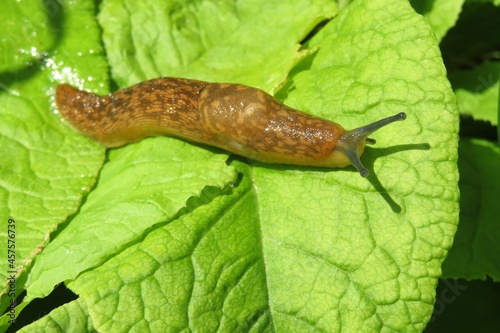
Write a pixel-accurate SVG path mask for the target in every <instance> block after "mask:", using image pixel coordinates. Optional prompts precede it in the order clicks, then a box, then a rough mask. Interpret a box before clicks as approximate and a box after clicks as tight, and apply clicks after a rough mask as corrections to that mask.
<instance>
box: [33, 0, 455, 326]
mask: <svg viewBox="0 0 500 333" xmlns="http://www.w3.org/2000/svg"><path fill="white" fill-rule="evenodd" d="M170 3H173V2H150V3H149V6H150V7H134V6H146V5H139V4H135V3H132V2H130V3H128V2H127V3H124V2H120V1H105V2H103V3H102V11H101V12H100V14H99V20H100V22H102V25H103V29H104V30H103V35H104V38H105V40H106V41H107V42H106V47H107V50H106V54H107V55H108V56H109V61H110V63H111V64H112V72H113V74H114V76H115V78H117V81H118V83H119V84H120V85H128V84H131V83H133V82H136V81H137V80H142V79H147V78H151V77H153V76H159V75H167V74H168V75H183V76H186V77H196V78H207V79H210V80H214V81H215V80H224V81H236V82H245V83H249V84H252V85H254V86H259V87H263V88H265V89H267V90H268V91H272V90H273V89H276V88H278V85H279V83H280V82H281V81H282V80H283V78H285V77H286V76H287V74H288V72H289V71H290V67H291V66H292V64H294V63H296V62H297V61H298V60H300V59H302V60H303V61H302V62H301V64H300V66H298V68H300V70H296V71H294V72H293V73H294V75H293V77H292V78H291V80H290V81H289V82H288V83H287V85H286V86H285V87H284V88H283V89H282V90H281V91H280V94H281V96H284V97H286V99H285V102H286V103H287V104H289V105H291V106H295V107H297V108H300V109H302V110H304V111H306V112H310V113H314V114H317V115H320V116H322V117H325V118H328V119H332V120H336V121H338V122H339V123H341V124H343V125H345V126H346V127H348V128H353V127H357V126H361V125H364V124H366V123H369V122H372V121H375V120H377V119H380V118H382V117H385V116H388V115H391V114H394V113H397V112H401V111H405V112H406V113H407V114H408V119H407V120H406V121H405V122H402V123H397V124H393V125H391V126H390V127H387V128H384V129H383V130H381V131H380V132H379V133H376V134H374V135H373V137H374V138H376V139H377V141H378V143H377V146H376V148H372V149H370V148H368V149H367V151H366V152H365V155H364V156H363V162H364V163H365V164H366V165H367V166H369V169H370V170H371V171H372V174H371V176H370V177H369V178H368V179H364V178H361V177H359V175H358V174H357V173H356V172H355V170H354V169H353V168H346V169H341V170H328V169H317V168H303V167H293V166H276V165H263V164H259V163H252V162H250V161H246V160H242V159H240V158H238V157H235V158H233V159H231V163H230V165H229V166H228V165H226V160H227V155H226V154H222V153H221V152H220V151H219V150H212V149H207V147H198V146H195V145H192V144H189V143H185V142H181V141H179V140H176V139H172V138H152V139H147V140H144V141H142V142H140V143H137V144H133V145H129V146H126V147H124V148H120V149H114V150H110V151H109V152H108V159H107V161H106V163H105V165H104V167H103V169H102V171H101V173H100V175H99V180H98V183H97V185H96V186H95V189H94V190H93V191H92V192H91V193H90V194H89V195H88V196H86V197H85V200H84V203H83V204H82V206H81V207H80V209H79V211H78V212H76V213H75V214H74V215H73V216H71V217H70V218H69V219H68V221H67V224H66V225H64V226H62V227H61V229H60V230H58V233H57V234H54V235H53V237H52V239H51V241H50V243H49V244H48V245H47V246H46V248H45V249H44V251H43V252H42V253H41V254H40V255H38V256H37V259H36V263H35V265H34V267H33V268H32V270H31V271H30V275H29V280H28V282H27V284H26V286H27V291H28V299H27V301H26V302H28V301H29V300H30V299H32V298H33V297H37V296H39V297H42V296H45V295H47V294H48V293H49V292H50V290H51V289H52V288H53V286H54V284H56V283H58V282H64V283H66V284H67V286H68V287H69V288H70V289H72V290H73V291H75V292H76V293H78V295H79V297H80V298H79V300H78V301H77V302H78V303H76V302H73V303H71V304H67V305H64V306H63V307H62V308H59V309H56V310H54V311H53V312H52V313H51V314H50V315H49V317H48V318H47V317H45V318H41V320H40V322H41V323H49V322H53V321H56V322H59V320H60V321H61V323H62V324H61V327H64V328H66V327H84V326H85V325H88V326H87V328H88V329H91V327H95V329H96V330H97V331H102V332H106V331H144V330H151V331H182V330H185V331H207V332H211V331H214V330H218V331H222V332H234V331H245V332H246V331H255V332H257V331H259V332H260V331H278V332H290V331H293V332H301V331H310V330H322V331H340V330H343V331H354V332H357V331H360V332H363V331H404V330H406V331H421V330H422V329H423V328H424V327H425V324H426V322H427V321H428V320H429V318H430V316H431V312H432V307H433V302H434V299H435V298H434V296H435V295H434V289H435V287H436V284H437V278H438V277H439V276H440V269H441V263H442V261H443V260H444V258H445V256H446V254H447V251H448V249H449V248H450V246H451V243H452V239H453V236H454V233H455V229H456V223H457V220H458V213H457V212H458V205H457V202H458V188H457V182H458V173H457V167H456V159H457V131H458V111H457V107H456V103H455V100H454V95H453V93H452V90H451V87H450V85H449V82H448V81H447V79H446V73H445V70H444V66H443V64H442V59H441V57H440V54H439V49H438V47H437V45H436V41H435V38H434V36H433V32H432V31H431V29H430V28H429V26H428V25H427V24H426V23H425V22H424V20H423V19H422V18H421V17H420V16H419V15H417V14H415V12H414V11H413V9H412V8H411V7H410V6H409V4H408V3H407V2H406V1H403V0H398V1H393V2H390V3H387V2H385V1H381V0H376V1H373V0H371V1H357V2H354V3H352V4H351V5H349V6H348V7H347V8H346V9H345V10H344V11H343V12H342V13H341V15H339V16H338V17H337V18H335V19H334V20H332V21H331V22H330V23H329V24H328V25H327V26H325V27H324V29H323V30H322V31H321V32H320V33H319V34H317V35H316V36H315V37H313V39H312V40H310V41H309V42H308V46H307V47H308V48H306V49H304V50H302V53H300V52H297V49H298V44H297V43H298V42H299V41H300V39H302V38H303V37H304V35H306V34H307V33H308V32H309V31H310V29H312V27H313V26H314V25H315V23H317V22H319V21H320V20H321V19H322V18H324V17H327V16H329V15H330V14H331V13H332V12H333V10H332V9H331V7H330V6H331V5H329V2H327V1H320V0H317V1H315V2H313V4H311V2H310V1H301V0H295V1H293V2H292V1H289V2H286V4H283V3H282V1H277V0H276V1H266V2H261V1H250V0H248V1H245V2H238V5H237V6H241V7H236V9H237V10H236V11H235V9H234V8H233V7H230V9H227V8H226V7H222V8H223V9H222V10H221V12H220V15H218V13H219V12H218V11H217V12H216V13H217V14H212V15H211V16H210V17H211V20H207V18H206V17H207V16H209V14H210V13H213V12H210V11H209V10H208V9H210V8H212V10H215V9H213V8H216V7H213V4H212V2H210V1H203V2H196V5H195V4H194V2H182V3H180V2H179V3H176V5H175V6H174V5H172V7H169V6H170V5H169V4H170ZM120 4H121V5H123V6H121V7H120V6H119V5H120ZM307 4H309V5H308V6H306V5H307ZM162 6H164V7H162ZM207 8H208V9H207ZM123 9H124V10H125V11H127V10H128V12H127V13H125V14H124V13H123V12H122V10H123ZM326 9H327V10H326ZM68 10H69V9H68ZM228 12H229V13H233V16H231V15H227V13H228ZM207 13H208V14H207ZM234 13H238V15H237V16H236V18H238V20H236V19H235V18H234ZM181 14H182V15H181ZM327 14H328V15H327ZM228 17H233V19H232V20H231V19H228ZM270 17H272V18H273V20H271V19H270ZM194 18H196V20H195V19H194ZM202 18H204V19H203V20H202ZM274 18H275V19H274ZM112 20H115V21H114V22H111V21H112ZM136 20H137V21H136ZM235 20H236V21H237V25H236V28H235V26H234V24H235V23H234V21H235ZM76 21H78V20H76ZM193 21H194V22H203V23H204V24H202V25H201V24H200V25H197V24H192V23H191V22H193ZM207 21H208V23H207ZM165 22H166V23H168V24H167V25H169V27H172V28H168V29H167V28H166V27H165V26H163V25H162V24H165ZM172 22H176V23H177V25H176V24H173V23H172ZM182 22H187V23H182ZM224 22H226V23H227V26H228V27H230V28H231V29H228V30H225V29H221V28H220V27H221V26H224ZM181 23H182V24H181ZM232 24H233V25H232ZM181 28H182V29H181ZM193 28H196V29H197V30H196V31H195V32H196V33H193V32H189V31H186V30H185V29H193ZM179 31H182V32H183V33H184V34H180V32H179ZM227 31H230V32H233V33H228V32H227ZM270 31H272V33H270ZM157 32H161V34H157ZM166 32H170V34H169V33H166ZM72 33H74V34H76V32H75V31H72ZM78 33H80V31H78ZM112 33H113V34H114V39H112V38H111V34H112ZM95 36H97V33H96V32H94V33H93V34H91V35H90V38H94V37H95ZM170 36H174V37H170ZM199 36H203V37H204V38H202V39H200V38H198V37H199ZM207 36H208V37H207ZM251 36H252V37H251ZM151 37H153V38H151ZM155 37H157V38H156V39H155ZM181 37H182V38H181ZM74 38H75V40H77V38H76V37H74ZM253 39H255V40H256V41H257V42H255V43H254V40H253ZM152 40H154V41H155V43H154V44H153V43H152V42H151V41H152ZM172 40H175V41H176V43H174V44H175V45H178V46H177V48H176V49H175V50H177V51H178V50H183V51H182V52H185V53H181V54H182V56H178V57H176V56H175V55H172V54H170V53H164V54H163V55H162V52H163V51H165V52H167V51H168V52H170V50H172V48H171V46H172V45H173V44H172ZM263 40H265V41H266V43H264V42H263ZM200 41H201V42H200ZM148 43H149V44H148ZM207 45H208V46H210V47H208V48H207V50H208V51H207V52H203V50H205V48H206V46H207ZM249 45H251V46H252V47H251V48H249ZM65 47H67V48H71V47H72V44H66V45H65ZM148 47H149V48H148ZM199 50H202V51H201V53H200V51H199ZM250 50H251V51H250ZM229 51H231V52H232V53H231V52H229ZM120 53H121V54H122V57H123V55H125V57H124V58H123V59H121V58H119V54H120ZM200 54H201V55H200ZM233 54H234V55H238V57H241V58H237V57H236V58H235V57H233V56H230V55H233ZM228 55H229V56H228ZM161 57H163V58H161ZM197 57H199V58H197ZM160 58H161V59H160ZM120 59H121V60H120ZM179 59H184V60H185V62H182V63H181V62H179V64H181V69H179V70H178V71H177V70H174V69H171V68H169V67H165V69H167V68H168V69H167V70H165V72H163V70H164V69H163V68H164V67H163V65H164V64H165V62H168V61H172V62H173V63H175V61H179ZM137 60H139V61H137ZM91 64H92V61H82V64H74V66H75V67H79V66H83V67H85V68H86V66H89V67H90V66H91ZM160 66H161V67H160ZM158 68H162V69H161V70H159V69H158ZM94 70H95V71H96V72H97V69H94ZM215 70H217V71H216V72H215ZM127 73H128V74H129V75H130V77H126V75H127ZM86 75H90V74H88V73H86ZM212 75H213V76H212ZM84 77H86V76H84ZM104 81H105V80H104ZM92 82H96V81H92ZM46 111H47V112H48V107H47V110H46ZM68 132H69V131H68ZM68 136H69V137H71V138H72V139H73V140H80V142H81V144H82V145H83V144H88V141H87V140H86V139H83V138H82V137H81V136H80V135H79V134H77V133H76V132H74V133H73V134H70V133H68ZM55 142H56V143H58V144H60V140H59V141H58V140H55ZM427 147H430V149H428V148H427ZM77 149H79V148H77ZM93 149H95V150H96V151H98V152H101V150H100V148H99V147H97V146H93ZM75 303H76V304H75ZM72 307H78V308H77V309H74V308H72ZM65 311H69V312H71V311H75V318H77V319H78V320H79V322H80V323H81V326H71V323H70V322H68V320H67V318H66V319H64V317H63V315H64V312H65ZM87 313H88V320H87V321H85V320H83V318H84V317H85V315H86V314H87ZM90 323H91V324H90ZM36 325H40V324H39V323H34V324H33V326H32V327H33V329H34V330H36V329H37V328H38V327H41V326H36ZM75 325H76V324H75Z"/></svg>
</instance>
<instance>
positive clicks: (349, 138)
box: [336, 112, 406, 177]
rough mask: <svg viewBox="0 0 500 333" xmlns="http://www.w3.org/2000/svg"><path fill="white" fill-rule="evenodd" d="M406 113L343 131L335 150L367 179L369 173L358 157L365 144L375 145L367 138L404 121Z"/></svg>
mask: <svg viewBox="0 0 500 333" xmlns="http://www.w3.org/2000/svg"><path fill="white" fill-rule="evenodd" d="M405 119H406V113H404V112H400V113H398V114H396V115H394V116H391V117H387V118H384V119H381V120H378V121H376V122H374V123H371V124H369V125H366V126H362V127H358V128H355V129H353V130H350V131H345V132H344V134H342V136H341V137H340V139H339V141H338V143H337V147H336V149H337V150H338V151H339V152H341V153H343V154H345V155H346V157H347V159H348V160H349V161H350V162H351V164H352V165H354V167H355V168H356V169H358V171H359V174H360V175H361V176H362V177H368V175H369V174H370V172H369V171H368V169H366V168H365V167H364V166H363V164H362V163H361V161H360V159H359V157H360V156H361V154H362V153H363V150H364V147H365V143H370V144H372V143H375V140H373V139H370V138H368V135H370V134H372V133H373V132H375V131H376V130H378V129H380V128H381V127H384V126H386V125H389V124H391V123H393V122H395V121H399V120H405Z"/></svg>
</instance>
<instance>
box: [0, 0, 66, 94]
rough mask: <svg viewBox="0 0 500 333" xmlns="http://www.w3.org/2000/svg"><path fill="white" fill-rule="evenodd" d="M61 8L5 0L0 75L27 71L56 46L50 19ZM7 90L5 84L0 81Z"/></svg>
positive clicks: (44, 4) (47, 4)
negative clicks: (15, 71) (25, 69)
mask: <svg viewBox="0 0 500 333" xmlns="http://www.w3.org/2000/svg"><path fill="white" fill-rule="evenodd" d="M58 12H59V6H58V5H57V3H55V2H54V3H53V2H50V1H44V2H42V1H36V0H35V1H33V0H28V1H5V2H4V3H2V24H0V36H2V38H1V39H0V49H1V50H2V52H1V53H0V73H1V72H4V71H13V70H19V69H22V68H25V67H26V66H28V65H29V64H30V63H31V62H32V61H37V59H38V58H39V57H41V56H42V55H43V54H44V53H46V52H47V51H49V50H50V49H51V48H53V47H54V44H55V43H56V39H57V34H56V32H55V31H54V28H55V27H54V25H53V23H54V22H56V21H57V20H51V18H55V17H56V16H57V15H58ZM1 83H2V86H0V87H2V88H3V89H5V86H4V85H5V82H1Z"/></svg>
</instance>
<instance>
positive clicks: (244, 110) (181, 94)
mask: <svg viewBox="0 0 500 333" xmlns="http://www.w3.org/2000/svg"><path fill="white" fill-rule="evenodd" d="M56 103H57V106H58V108H59V110H60V112H61V113H62V115H63V116H64V117H65V118H66V119H67V120H68V121H69V122H70V123H71V124H72V125H73V126H74V127H75V128H76V129H77V130H78V131H80V132H81V133H83V134H85V135H87V136H89V137H90V138H92V139H94V140H96V141H98V142H100V143H102V144H103V145H104V146H106V147H118V146H122V145H125V144H127V143H131V142H135V141H139V140H141V139H143V138H145V137H148V136H156V135H167V136H174V137H178V138H181V139H185V140H188V141H193V142H198V143H202V144H207V145H211V146H215V147H219V148H222V149H225V150H227V151H229V152H232V153H235V154H238V155H242V156H245V157H248V158H250V159H254V160H257V161H260V162H264V163H276V164H294V165H304V166H319V167H346V166H348V165H353V166H354V167H356V168H357V169H358V171H359V173H360V174H361V176H363V177H367V176H368V174H369V172H368V170H367V169H366V168H365V167H364V166H363V164H362V163H361V161H360V159H359V157H360V156H361V154H362V153H363V151H364V148H365V144H366V143H375V141H374V140H372V139H369V138H368V135H370V134H371V133H373V132H374V131H376V130H378V129H379V128H381V127H383V126H385V125H387V124H390V123H392V122H394V121H397V120H404V119H405V118H406V114H405V113H403V112H401V113H398V114H396V115H394V116H391V117H388V118H384V119H382V120H379V121H376V122H374V123H372V124H369V125H367V126H363V127H359V128H356V129H353V130H350V131H346V130H344V128H343V127H342V126H340V125H339V124H336V123H334V122H332V121H329V120H325V119H321V118H318V117H314V116H312V115H309V114H305V113H302V112H300V111H297V110H294V109H292V108H289V107H288V106H286V105H284V104H282V103H281V102H280V101H278V100H277V99H275V98H274V97H272V96H271V95H269V94H267V93H266V92H264V91H262V90H260V89H256V88H251V87H248V86H244V85H240V84H229V83H209V82H203V81H196V80H187V79H180V78H158V79H153V80H149V81H145V82H142V83H139V84H137V85H134V86H132V87H130V88H127V89H124V90H121V91H118V92H115V93H113V94H110V95H106V96H98V95H95V94H92V93H89V92H85V91H81V90H78V89H76V88H73V87H72V86H70V85H67V84H60V85H59V86H58V87H57V90H56Z"/></svg>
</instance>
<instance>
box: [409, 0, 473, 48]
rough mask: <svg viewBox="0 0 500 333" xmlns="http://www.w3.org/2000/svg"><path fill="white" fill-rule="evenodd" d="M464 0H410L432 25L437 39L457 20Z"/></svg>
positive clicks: (441, 37)
mask: <svg viewBox="0 0 500 333" xmlns="http://www.w3.org/2000/svg"><path fill="white" fill-rule="evenodd" d="M464 1H465V0H425V1H422V0H410V3H411V5H412V6H413V8H415V10H416V11H417V12H418V13H420V14H422V15H423V16H424V18H425V20H426V21H427V23H429V25H430V26H431V27H432V30H433V31H434V34H435V35H436V38H437V39H438V41H441V39H443V37H444V36H445V35H446V33H447V32H448V30H450V28H452V27H453V26H454V25H455V23H456V22H457V20H458V15H459V14H460V11H461V10H462V5H463V4H464Z"/></svg>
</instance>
